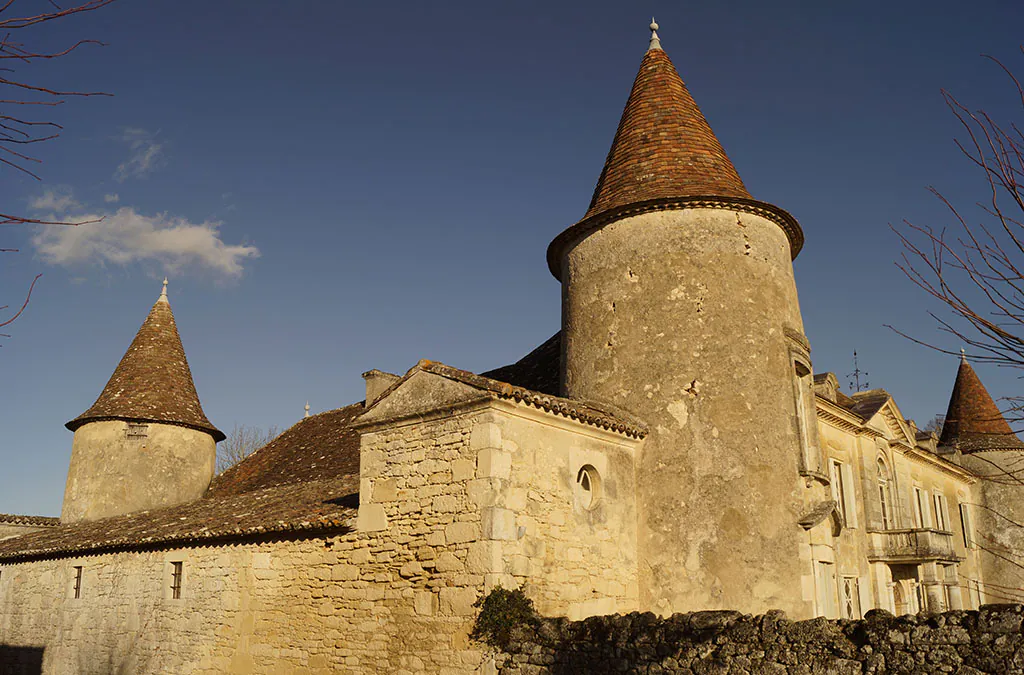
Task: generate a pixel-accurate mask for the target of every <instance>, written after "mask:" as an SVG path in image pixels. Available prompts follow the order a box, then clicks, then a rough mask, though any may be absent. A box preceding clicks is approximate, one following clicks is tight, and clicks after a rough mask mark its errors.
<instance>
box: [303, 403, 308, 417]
mask: <svg viewBox="0 0 1024 675" xmlns="http://www.w3.org/2000/svg"><path fill="white" fill-rule="evenodd" d="M303 417H309V401H306V414H305V415H303Z"/></svg>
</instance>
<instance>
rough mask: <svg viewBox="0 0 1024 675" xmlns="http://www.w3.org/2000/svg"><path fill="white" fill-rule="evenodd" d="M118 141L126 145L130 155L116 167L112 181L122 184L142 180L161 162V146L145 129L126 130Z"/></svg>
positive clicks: (129, 128)
mask: <svg viewBox="0 0 1024 675" xmlns="http://www.w3.org/2000/svg"><path fill="white" fill-rule="evenodd" d="M120 140H122V141H124V142H125V143H127V144H128V147H130V148H131V151H132V154H131V155H130V156H129V157H128V159H126V160H125V161H123V162H121V164H119V165H118V167H117V171H115V172H114V179H115V180H116V181H117V182H119V183H123V182H124V181H125V180H127V179H129V178H143V177H145V176H147V175H149V174H150V173H151V172H152V171H153V169H155V168H157V167H158V166H159V165H160V164H161V162H162V160H163V144H162V143H157V141H156V136H155V135H154V134H151V133H150V132H148V131H146V130H145V129H135V128H132V127H128V128H126V129H125V130H124V131H123V133H122V134H121V136H120Z"/></svg>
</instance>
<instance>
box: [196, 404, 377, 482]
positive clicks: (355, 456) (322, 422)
mask: <svg viewBox="0 0 1024 675" xmlns="http://www.w3.org/2000/svg"><path fill="white" fill-rule="evenodd" d="M363 412H365V408H364V407H363V403H362V402H361V401H360V402H359V403H353V404H352V405H349V406H346V407H344V408H339V409H337V410H329V411H327V412H322V413H319V414H317V415H312V416H310V417H305V418H303V419H301V420H299V421H298V422H296V423H295V424H294V425H292V426H291V427H289V428H288V429H287V430H285V431H284V433H282V434H281V435H280V436H278V437H277V438H275V439H274V440H272V441H271V442H270V443H268V444H267V445H265V446H263V447H262V448H260V449H259V450H257V451H256V452H254V453H253V454H251V455H249V456H248V457H246V458H245V459H243V460H242V461H241V462H239V463H238V464H236V465H235V466H233V467H231V468H229V469H227V470H226V471H224V472H223V473H222V474H220V475H219V476H217V477H216V478H214V479H213V483H212V484H211V485H210V489H209V491H208V494H209V495H210V496H221V495H230V494H241V493H243V492H248V491H250V490H257V489H262V488H268V487H273V486H276V485H285V484H289V483H299V482H303V481H315V480H329V479H334V478H338V477H341V476H356V477H358V476H359V434H358V433H357V432H356V431H354V430H353V429H352V428H351V427H350V426H349V425H350V424H351V423H352V420H354V419H355V418H356V417H358V416H359V415H361V414H362V413H363Z"/></svg>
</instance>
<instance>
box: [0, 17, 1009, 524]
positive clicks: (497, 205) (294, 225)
mask: <svg viewBox="0 0 1024 675" xmlns="http://www.w3.org/2000/svg"><path fill="white" fill-rule="evenodd" d="M23 1H24V2H25V6H26V7H30V6H32V0H23ZM651 14H654V15H655V16H656V17H657V19H658V22H659V23H660V25H661V31H660V34H661V38H662V44H663V45H664V47H665V49H666V51H667V52H668V54H669V56H670V57H671V58H672V59H673V61H674V63H675V64H676V67H677V68H678V70H679V71H680V74H681V75H682V76H683V78H684V80H685V81H686V82H687V84H688V86H689V87H690V90H691V92H692V93H693V95H694V97H695V98H696V100H697V102H698V104H699V105H700V106H701V108H702V110H703V111H704V114H705V115H706V116H707V118H708V119H709V121H710V122H711V124H712V127H713V128H714V130H715V132H716V134H717V135H718V137H719V139H720V140H721V142H722V144H723V145H724V146H725V148H726V151H727V152H728V153H729V155H730V157H731V159H732V160H733V163H734V164H735V165H736V167H737V169H738V170H739V172H740V175H741V176H742V177H743V179H744V181H745V182H746V184H747V187H748V188H749V190H750V192H751V193H752V194H753V195H754V196H755V197H756V198H758V199H762V200H764V201H769V202H772V203H774V204H777V205H779V206H781V207H783V208H785V209H787V210H789V211H790V212H791V213H792V214H793V215H794V216H796V218H797V219H798V220H799V221H800V222H801V224H802V226H803V228H804V231H805V233H806V236H807V244H806V247H805V248H804V250H803V252H802V253H801V255H800V257H799V258H798V260H797V262H796V274H797V282H798V285H799V290H800V300H801V307H802V311H803V316H804V322H805V326H806V330H807V334H808V336H809V338H810V340H811V344H812V347H813V354H812V355H813V358H814V365H815V369H816V371H817V372H824V371H829V370H831V371H835V372H837V374H839V376H840V382H841V383H843V384H845V383H846V381H847V378H846V377H845V374H846V373H848V372H849V371H851V370H852V367H853V366H852V362H851V353H852V352H853V350H854V349H856V350H857V351H858V352H859V354H860V358H861V367H862V368H863V369H865V370H867V371H868V372H869V373H870V375H869V376H868V380H869V381H870V383H871V385H872V386H882V387H885V388H886V389H888V390H889V391H890V392H891V393H893V394H894V395H895V397H896V400H897V403H898V404H899V405H900V406H901V409H902V411H903V412H904V414H905V415H907V416H910V417H913V418H915V419H917V420H918V421H919V422H920V423H921V424H923V423H924V422H925V421H927V420H928V419H929V418H931V417H932V416H933V415H935V414H936V413H941V412H944V411H945V406H946V402H947V399H948V395H949V391H950V388H951V386H952V381H953V377H954V374H955V369H956V362H955V359H951V358H949V357H943V356H941V355H938V354H935V353H933V352H930V351H928V350H926V349H923V348H921V347H918V346H915V345H913V344H911V343H909V342H907V341H906V340H904V339H902V338H900V337H898V336H897V335H895V334H893V333H892V332H891V331H890V330H888V329H887V328H885V327H884V324H887V323H894V324H897V325H898V326H900V327H902V328H905V329H907V330H908V331H910V332H912V333H914V334H915V335H920V336H922V337H924V338H927V339H935V338H936V335H937V334H936V331H935V328H934V324H933V323H932V322H931V319H929V317H928V316H927V314H926V309H927V308H928V306H929V305H928V303H927V302H926V301H925V298H924V297H923V296H922V294H921V293H920V292H919V291H918V290H917V289H916V288H915V287H914V286H912V285H911V284H910V283H909V282H908V281H906V280H905V278H903V277H902V275H901V273H900V272H899V271H898V270H897V269H896V268H895V266H894V261H895V260H896V259H897V257H898V255H899V245H898V242H897V240H896V238H895V236H894V235H893V234H892V233H891V232H890V230H889V226H888V224H889V223H891V222H898V221H900V220H901V219H903V218H908V219H911V220H914V221H916V222H921V223H932V224H936V225H941V224H943V223H945V222H946V221H948V218H947V216H946V214H945V213H944V212H943V211H942V209H941V207H940V206H939V205H938V204H937V202H936V201H935V199H934V198H933V197H932V196H931V195H929V193H928V192H927V191H926V186H928V185H935V186H936V187H938V188H940V189H941V190H943V191H945V192H946V193H947V194H948V195H949V196H950V197H951V198H952V199H954V200H956V201H958V202H959V203H961V204H965V205H969V204H971V203H973V202H974V201H976V200H978V199H980V198H982V197H983V192H982V187H983V186H981V185H980V184H979V183H978V176H977V174H976V173H975V172H974V171H973V170H972V169H971V167H970V166H969V165H968V164H967V162H966V160H964V159H962V158H961V157H960V156H959V155H958V151H957V150H956V148H955V146H954V145H953V140H952V139H953V138H954V137H955V136H956V134H957V133H958V128H957V123H956V120H955V119H954V118H953V117H952V115H951V114H950V113H949V112H948V111H947V110H946V108H945V107H944V104H943V101H942V99H941V97H940V94H939V90H940V88H942V87H945V88H948V89H949V90H951V91H952V92H954V93H955V94H956V95H957V96H958V97H960V98H961V99H962V100H964V101H965V102H967V103H969V104H970V105H971V106H972V107H984V108H986V109H987V110H989V111H990V112H992V113H994V114H995V116H996V117H997V118H999V119H1003V120H1009V119H1012V117H1011V116H1012V115H1013V113H1014V109H1013V104H1014V98H1013V92H1012V91H1011V89H1010V87H1009V85H1008V81H1007V80H1006V78H1005V76H1004V75H1003V74H1002V73H1000V72H999V71H998V70H997V69H996V68H995V67H994V66H993V65H992V64H991V63H989V62H986V61H985V60H983V59H982V58H980V56H979V55H980V54H981V53H991V54H993V55H996V56H999V57H1001V58H1003V59H1005V60H1006V62H1007V63H1008V65H1012V66H1013V65H1015V66H1017V69H1018V72H1024V59H1021V57H1020V56H1019V53H1017V52H1016V48H1017V45H1018V44H1019V43H1020V42H1021V34H1020V27H1021V26H1022V25H1024V6H1022V5H1021V4H1020V3H1019V2H1015V1H1013V2H1011V1H1006V2H997V1H989V2H977V3H963V2H946V1H944V0H942V1H931V2H923V1H917V0H908V1H905V2H899V3H894V2H885V3H882V2H876V1H873V0H869V1H866V2H860V3H816V2H815V3H812V2H808V1H802V2H795V1H794V2H785V1H781V2H775V3H763V2H759V1H754V0H748V1H745V2H739V1H736V2H715V3H680V2H671V3H670V2H628V3H626V2H611V1H590V2H586V3H584V2H572V3H570V2H558V3H553V2H537V1H525V2H517V3H479V2H472V3H471V2H444V3H419V2H417V3H413V2H374V3H354V2H306V1H298V2H289V3H284V2H269V1H257V0H247V1H246V2H241V1H233V0H232V1H228V0H222V1H219V2H201V1H198V0H175V1H173V2H172V1H171V0H156V1H152V2H130V1H128V0H122V1H120V2H117V3H115V4H114V5H111V6H109V7H107V8H105V9H103V10H101V11H99V12H96V13H94V14H92V15H87V16H81V17H78V18H76V19H72V20H68V21H64V22H62V23H56V24H52V25H50V26H48V27H46V28H45V30H39V31H38V33H37V37H36V38H33V39H37V40H38V41H39V42H38V44H41V45H44V46H52V47H57V46H61V45H66V44H67V43H68V42H69V41H73V40H75V39H78V38H80V37H92V38H96V39H100V40H103V41H104V42H106V43H108V45H109V46H107V47H104V48H101V49H84V50H82V51H81V52H79V53H77V54H75V55H74V56H73V57H71V58H66V59H63V60H59V61H54V62H51V63H49V64H45V65H40V66H33V67H32V68H31V70H29V69H25V70H24V71H22V72H23V73H24V74H25V75H26V76H31V77H32V78H33V79H34V81H38V82H42V83H45V84H47V85H53V86H56V87H73V88H79V89H98V90H103V91H108V92H111V93H113V94H114V96H113V97H110V98H94V99H88V100H78V101H72V102H70V103H69V104H67V105H65V106H64V107H63V109H62V110H59V111H58V113H59V114H58V115H57V116H56V119H58V121H60V122H61V123H63V124H65V127H66V128H65V131H64V133H63V135H62V137H61V138H60V139H58V140H57V141H55V142H53V143H51V144H49V145H48V146H47V147H45V148H44V149H42V150H41V151H40V153H39V155H40V157H41V158H42V159H43V160H44V161H45V163H44V164H43V165H42V166H41V167H40V172H41V175H42V176H43V180H42V181H39V182H37V181H34V180H31V179H27V178H25V177H23V176H20V175H18V174H16V173H14V172H12V171H9V170H0V171H2V176H3V179H2V182H0V203H2V204H3V205H4V210H19V211H21V212H25V213H38V214H41V215H45V214H49V213H58V214H65V215H70V216H81V215H92V214H95V215H105V216H106V219H105V220H104V221H103V224H102V225H100V226H95V229H93V230H91V231H88V232H86V231H85V228H86V227H90V226H81V227H80V228H79V231H75V232H74V233H73V236H72V235H68V234H67V233H53V232H50V233H46V232H40V231H38V230H35V229H32V228H26V227H18V228H12V227H5V228H3V229H0V236H2V237H3V240H2V241H0V247H11V246H14V247H20V248H21V249H22V252H21V253H20V254H17V255H10V254H7V255H5V256H4V257H3V258H0V304H4V303H11V304H14V303H16V302H18V301H19V300H20V298H21V297H22V295H23V292H24V290H25V288H26V287H27V284H28V282H29V281H30V280H31V279H32V277H33V276H34V275H35V274H37V273H40V272H41V273H43V277H42V279H40V282H39V284H38V286H37V290H36V293H35V295H34V297H33V299H32V303H31V304H30V305H29V307H28V309H27V310H26V312H25V314H24V315H23V317H22V318H21V319H19V321H18V322H17V323H16V324H14V325H12V326H11V330H10V332H11V333H12V334H13V335H12V337H11V338H5V339H3V341H2V344H3V347H2V348H0V382H2V383H3V386H2V389H0V423H2V429H3V433H2V435H0V462H2V464H0V466H2V467H3V470H2V471H0V512H8V513H11V512H13V513H32V514H44V515H57V514H58V513H59V511H60V501H61V497H62V494H63V489H64V480H65V475H66V471H67V465H68V459H69V457H70V452H71V436H72V435H71V433H70V432H68V431H66V430H65V429H64V428H63V424H64V422H66V421H67V420H69V419H71V418H73V417H75V416H76V415H78V414H79V413H81V412H82V411H84V410H85V409H86V408H88V407H89V406H90V405H91V404H92V402H93V400H94V399H95V398H96V396H97V395H98V394H99V392H100V390H101V388H102V387H103V385H104V383H105V382H106V380H107V378H108V377H109V376H110V374H111V372H113V369H114V367H115V365H116V364H117V361H118V360H119V359H120V357H121V355H122V354H123V353H124V351H125V349H126V348H127V346H128V344H129V342H130V341H131V339H132V337H133V336H134V334H135V331H136V330H137V329H138V326H139V325H140V324H141V322H142V320H143V319H144V318H145V315H146V313H147V312H148V310H149V308H150V306H151V305H152V303H153V302H154V301H155V300H156V297H157V295H158V294H159V290H160V284H159V280H160V279H161V278H162V277H163V276H164V274H167V275H168V276H169V277H170V279H171V283H170V289H169V293H170V297H171V304H172V307H173V308H174V312H175V316H176V318H177V321H178V326H179V330H180V332H181V335H182V338H183V341H184V344H185V349H186V351H187V353H188V357H189V361H190V364H191V367H192V372H193V375H194V377H195V380H196V385H197V388H198V390H199V394H200V397H201V399H202V402H203V406H204V408H205V410H206V412H207V415H208V416H209V418H210V419H211V420H212V421H213V422H214V423H215V424H217V425H218V426H219V427H220V428H221V429H224V430H225V431H229V430H230V429H231V427H232V426H233V425H234V424H236V423H237V424H249V425H257V426H262V427H268V426H270V425H277V426H278V427H286V426H288V425H290V424H291V423H293V422H295V421H296V420H298V419H299V418H300V417H301V415H302V412H303V410H302V407H303V404H304V403H305V402H306V400H307V399H308V400H309V402H310V405H311V407H312V409H313V411H314V412H316V411H320V410H325V409H330V408H335V407H338V406H341V405H344V404H347V403H350V402H352V401H357V400H359V399H361V398H362V390H363V383H362V380H361V378H360V374H361V373H362V372H364V371H366V370H369V369H371V368H380V369H382V370H389V371H392V372H404V371H405V370H407V369H408V368H409V367H411V366H412V365H413V364H414V363H415V362H416V361H417V360H418V359H420V358H430V359H435V360H440V361H444V362H446V363H450V364H452V365H456V366H459V367H462V368H466V369H469V370H475V371H479V370H485V369H488V368H491V367H495V366H498V365H502V364H504V363H507V362H510V361H513V360H515V359H517V358H518V357H520V356H521V355H523V354H525V353H526V352H527V351H529V350H530V349H531V348H532V347H534V346H535V345H537V344H539V343H540V342H542V341H543V340H545V339H546V338H547V337H549V336H550V335H551V334H552V333H553V332H555V331H556V330H557V329H558V325H559V288H558V285H557V283H556V282H555V280H554V279H553V278H552V277H551V276H550V274H549V273H548V271H547V268H546V265H545V261H544V251H545V248H546V246H547V244H548V242H549V241H550V240H551V239H552V238H553V237H554V236H555V235H557V234H558V233H559V232H560V231H561V230H562V229H564V228H565V227H566V226H568V225H571V224H572V223H574V222H575V221H577V220H578V219H579V218H580V217H581V216H582V215H583V213H584V211H585V210H586V207H587V204H588V202H589V199H590V195H591V191H592V190H593V186H594V183H595V181H596V179H597V176H598V174H599V172H600V170H601V165H602V163H603V160H604V157H605V154H606V153H607V151H608V147H609V145H610V143H611V139H612V136H613V134H614V131H615V126H616V124H617V122H618V118H619V115H620V114H621V111H622V106H623V104H624V103H625V100H626V97H627V95H628V93H629V88H630V84H631V83H632V79H633V77H634V75H635V74H636V69H637V67H638V65H639V63H640V59H641V57H642V55H643V52H644V50H645V49H646V45H647V37H648V31H647V23H648V22H649V21H650V16H651ZM1016 112H1017V113H1018V114H1019V112H1020V108H1019V102H1018V107H1017V110H1016ZM33 209H34V210H33ZM939 339H941V338H939ZM950 346H954V345H950ZM979 373H980V375H981V377H982V378H983V380H984V381H985V382H986V384H987V385H988V386H989V388H990V390H991V391H992V393H993V395H995V396H1007V395H1013V394H1015V393H1018V391H1019V383H1018V381H1017V379H1016V375H1015V373H1013V372H1009V371H1000V370H998V369H994V368H991V367H980V368H979ZM847 391H849V389H848V388H847Z"/></svg>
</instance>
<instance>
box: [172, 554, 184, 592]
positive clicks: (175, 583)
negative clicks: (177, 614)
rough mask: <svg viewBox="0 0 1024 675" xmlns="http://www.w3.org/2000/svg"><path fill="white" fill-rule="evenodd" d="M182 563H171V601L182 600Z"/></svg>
mask: <svg viewBox="0 0 1024 675" xmlns="http://www.w3.org/2000/svg"><path fill="white" fill-rule="evenodd" d="M183 564H184V563H181V562H172V563H171V600H181V572H182V565H183Z"/></svg>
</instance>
